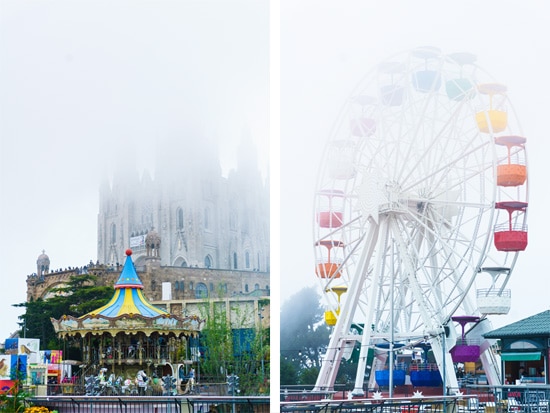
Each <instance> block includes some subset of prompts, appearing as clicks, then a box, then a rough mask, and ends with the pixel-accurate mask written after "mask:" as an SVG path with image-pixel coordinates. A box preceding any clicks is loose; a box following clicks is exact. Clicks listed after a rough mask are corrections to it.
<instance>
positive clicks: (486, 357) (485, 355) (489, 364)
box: [479, 340, 502, 386]
mask: <svg viewBox="0 0 550 413" xmlns="http://www.w3.org/2000/svg"><path fill="white" fill-rule="evenodd" d="M480 350H481V354H480V356H479V359H480V360H481V364H482V366H483V370H484V371H485V375H486V376H487V383H488V384H489V385H490V386H500V385H501V384H502V377H501V375H500V361H499V360H497V357H496V355H495V353H494V352H493V351H492V349H491V343H490V342H489V341H488V340H485V341H484V342H483V343H481V348H480Z"/></svg>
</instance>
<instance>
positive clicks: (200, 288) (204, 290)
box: [195, 283, 208, 298]
mask: <svg viewBox="0 0 550 413" xmlns="http://www.w3.org/2000/svg"><path fill="white" fill-rule="evenodd" d="M207 297H208V287H207V286H206V284H204V283H197V285H196V286H195V298H207Z"/></svg>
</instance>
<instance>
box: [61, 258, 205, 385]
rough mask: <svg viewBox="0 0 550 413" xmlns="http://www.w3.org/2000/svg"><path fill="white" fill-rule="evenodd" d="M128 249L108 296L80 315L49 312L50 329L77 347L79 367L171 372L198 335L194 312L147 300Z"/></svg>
mask: <svg viewBox="0 0 550 413" xmlns="http://www.w3.org/2000/svg"><path fill="white" fill-rule="evenodd" d="M131 255H132V251H131V250H127V251H126V262H125V264H124V267H123V269H122V272H121V274H120V277H119V278H118V281H117V282H116V283H115V285H114V288H115V292H114V295H113V297H112V298H111V300H110V301H109V302H108V303H107V304H106V305H104V306H103V307H100V308H98V309H96V310H94V311H91V312H89V313H88V314H85V315H83V316H81V317H73V316H69V315H64V316H62V317H61V318H60V319H59V320H55V319H53V318H52V319H51V321H52V323H53V326H54V329H55V332H56V333H57V334H58V336H59V337H60V338H62V339H64V340H70V341H73V343H74V344H75V345H76V346H79V347H80V348H81V350H82V359H83V360H82V362H83V366H82V368H83V369H85V370H87V371H90V372H91V371H93V370H99V369H101V368H107V369H109V370H110V371H112V372H115V371H116V372H117V375H120V376H123V377H130V376H135V374H136V373H137V372H139V371H143V370H146V371H148V372H149V373H151V370H152V369H153V368H158V367H161V368H162V370H163V371H162V373H163V374H167V373H169V374H172V375H175V372H176V369H177V365H178V364H180V365H181V364H188V363H190V361H189V360H187V354H189V348H188V342H189V339H190V338H192V337H198V335H199V332H200V329H201V326H202V322H203V321H202V320H200V319H199V317H197V316H189V317H180V316H176V315H173V314H170V313H168V312H166V311H164V310H162V309H160V308H158V307H155V306H153V305H152V304H151V303H149V301H148V300H147V299H146V298H145V296H144V295H143V283H142V282H141V280H140V278H139V276H138V274H137V272H136V269H135V266H134V263H133V261H132V257H131ZM166 370H169V371H166Z"/></svg>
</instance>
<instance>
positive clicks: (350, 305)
mask: <svg viewBox="0 0 550 413" xmlns="http://www.w3.org/2000/svg"><path fill="white" fill-rule="evenodd" d="M377 237H378V226H375V227H374V229H373V231H371V232H370V233H369V236H368V238H367V239H366V240H365V242H366V247H365V248H364V249H363V253H362V256H361V259H360V263H361V265H359V266H358V269H357V272H356V274H355V276H354V278H353V280H352V282H351V285H350V288H349V290H348V291H350V295H349V296H348V298H347V300H346V301H345V302H344V305H343V306H342V311H341V313H340V314H341V315H340V317H339V318H338V321H337V322H336V325H335V326H334V331H333V332H332V336H331V338H330V342H329V348H328V349H327V352H326V355H325V357H324V359H323V364H322V366H321V369H320V371H319V376H317V381H316V383H315V387H314V390H315V391H324V390H332V389H333V388H334V382H335V381H336V374H337V373H338V368H339V367H340V362H341V360H342V354H343V351H344V347H345V344H346V341H347V337H348V336H349V330H350V326H351V323H352V320H353V316H354V315H355V310H356V308H357V306H358V301H359V297H360V295H361V292H362V290H363V285H364V283H365V278H366V268H367V263H368V262H369V260H370V258H371V257H372V253H373V250H374V247H375V245H376V239H377ZM369 325H370V324H369ZM363 332H364V331H363ZM365 360H366V357H365ZM363 370H364V367H363ZM358 371H359V370H358ZM358 374H359V373H358ZM363 375H364V373H362V376H363ZM361 391H362V389H361Z"/></svg>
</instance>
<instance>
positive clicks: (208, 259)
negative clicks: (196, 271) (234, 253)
mask: <svg viewBox="0 0 550 413" xmlns="http://www.w3.org/2000/svg"><path fill="white" fill-rule="evenodd" d="M204 266H205V267H206V268H212V257H210V255H207V256H206V257H204Z"/></svg>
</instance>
